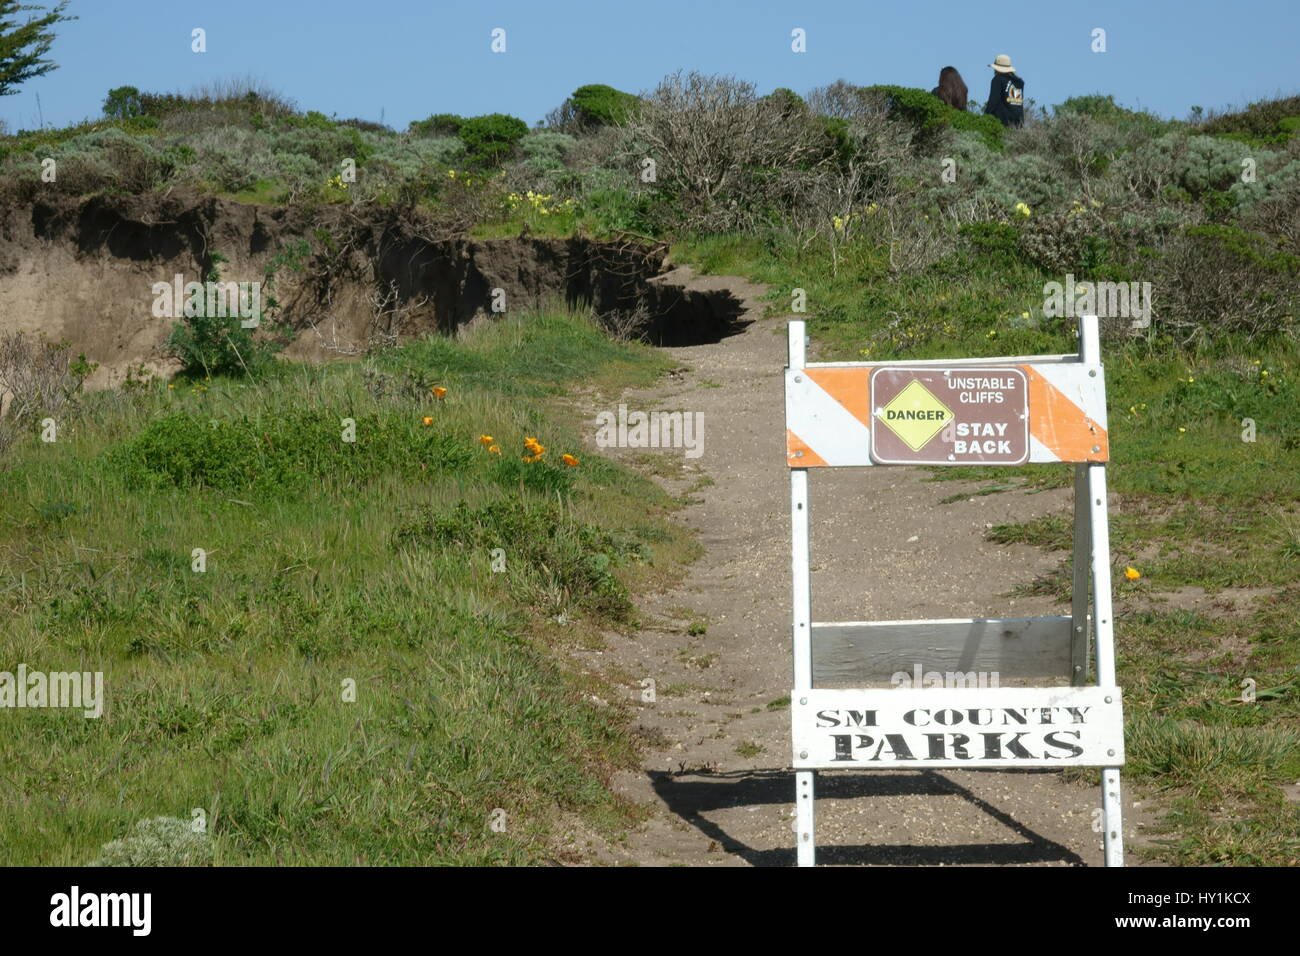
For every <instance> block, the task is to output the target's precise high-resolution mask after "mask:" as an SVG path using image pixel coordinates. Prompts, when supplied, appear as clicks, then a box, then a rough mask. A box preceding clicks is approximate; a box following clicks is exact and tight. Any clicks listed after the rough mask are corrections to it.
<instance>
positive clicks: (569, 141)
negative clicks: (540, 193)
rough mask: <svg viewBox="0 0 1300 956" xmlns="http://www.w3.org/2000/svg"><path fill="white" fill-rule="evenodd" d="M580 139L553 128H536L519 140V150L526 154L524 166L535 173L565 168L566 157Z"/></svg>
mask: <svg viewBox="0 0 1300 956" xmlns="http://www.w3.org/2000/svg"><path fill="white" fill-rule="evenodd" d="M577 143H578V141H577V140H576V139H574V138H573V137H572V136H569V135H567V134H565V133H557V132H555V131H553V130H536V131H534V132H532V133H529V134H528V135H527V136H525V137H524V138H523V139H521V140H520V141H519V151H520V152H521V153H523V154H524V168H525V169H527V170H528V171H529V172H530V173H532V174H534V175H538V176H540V175H544V174H546V173H548V172H553V171H555V170H559V169H563V168H564V157H565V156H566V155H567V154H568V153H569V151H570V150H572V149H573V148H574V146H576V145H577Z"/></svg>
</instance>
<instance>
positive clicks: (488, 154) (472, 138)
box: [456, 113, 528, 166]
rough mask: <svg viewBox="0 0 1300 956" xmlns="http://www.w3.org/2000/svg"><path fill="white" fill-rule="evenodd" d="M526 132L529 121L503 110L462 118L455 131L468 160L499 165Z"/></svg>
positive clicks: (478, 164)
mask: <svg viewBox="0 0 1300 956" xmlns="http://www.w3.org/2000/svg"><path fill="white" fill-rule="evenodd" d="M527 134H528V124H527V123H525V122H524V121H523V120H521V119H518V118H517V117H514V116H507V115H506V114H504V113H489V114H488V115H486V116H473V117H470V118H469V119H467V120H465V122H463V123H462V124H461V126H460V129H459V130H458V131H457V134H456V135H457V136H459V137H460V140H461V142H462V143H464V144H465V151H466V154H467V156H468V158H469V161H470V162H471V163H472V164H474V165H476V166H500V165H501V163H502V162H503V161H504V160H506V159H507V158H508V157H509V156H510V155H511V154H512V153H513V152H514V150H515V146H516V144H517V143H518V142H519V141H520V140H521V139H523V138H524V137H525V136H526V135H527Z"/></svg>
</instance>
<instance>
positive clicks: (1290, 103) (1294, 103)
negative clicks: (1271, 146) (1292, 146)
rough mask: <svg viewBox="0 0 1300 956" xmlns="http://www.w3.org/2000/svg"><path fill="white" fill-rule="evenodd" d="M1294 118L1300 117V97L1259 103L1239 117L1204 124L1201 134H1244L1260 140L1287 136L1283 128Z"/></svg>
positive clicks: (1241, 112)
mask: <svg viewBox="0 0 1300 956" xmlns="http://www.w3.org/2000/svg"><path fill="white" fill-rule="evenodd" d="M1295 117H1300V96H1288V97H1284V98H1282V99H1276V100H1260V101H1259V102H1257V103H1251V104H1250V105H1249V106H1247V107H1246V108H1245V109H1244V110H1240V111H1238V112H1236V113H1225V114H1223V115H1222V116H1216V117H1214V118H1213V119H1211V120H1210V121H1209V122H1207V123H1205V125H1204V126H1202V127H1201V130H1202V131H1203V132H1205V133H1208V134H1210V135H1215V134H1223V133H1244V134H1246V135H1247V136H1251V137H1255V138H1257V139H1259V138H1272V137H1276V136H1277V134H1278V133H1283V134H1286V133H1288V132H1289V131H1288V130H1287V129H1286V128H1285V127H1283V126H1282V125H1281V124H1282V123H1283V122H1285V121H1286V120H1287V119H1291V118H1295ZM1292 129H1294V127H1292Z"/></svg>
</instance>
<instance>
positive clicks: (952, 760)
mask: <svg viewBox="0 0 1300 956" xmlns="http://www.w3.org/2000/svg"><path fill="white" fill-rule="evenodd" d="M806 345H807V343H806V337H805V330H804V323H803V322H799V321H795V322H791V323H790V364H789V367H788V368H787V369H786V373H785V397H786V459H787V464H788V465H789V467H790V527H791V544H792V548H791V573H792V580H793V594H794V620H793V643H794V689H793V691H792V692H791V695H790V700H791V705H790V712H791V717H790V720H791V742H792V745H793V752H794V760H793V766H794V768H795V824H796V841H797V847H798V852H797V857H798V863H799V865H800V866H812V865H813V864H814V863H815V858H816V825H815V824H816V815H815V813H814V785H815V774H816V771H818V770H845V769H852V770H866V769H882V768H884V769H892V770H898V769H919V768H929V767H1068V766H1088V767H1101V768H1102V780H1101V787H1102V813H1103V824H1104V827H1103V846H1104V850H1105V861H1106V865H1107V866H1122V865H1123V863H1124V844H1123V837H1122V831H1121V819H1120V799H1119V793H1120V791H1119V768H1120V767H1121V766H1122V765H1123V763H1124V718H1123V710H1122V700H1121V694H1120V689H1119V687H1117V686H1116V685H1115V654H1114V642H1113V626H1112V620H1111V581H1110V539H1109V525H1108V523H1107V517H1106V464H1105V463H1106V461H1107V460H1108V458H1109V446H1108V442H1107V434H1106V387H1105V376H1104V372H1103V369H1102V366H1101V352H1100V339H1099V335H1098V325H1097V318H1096V316H1083V317H1082V318H1081V319H1080V320H1079V352H1078V354H1074V355H1039V356H1021V357H1017V358H993V359H956V360H953V359H946V360H935V361H920V362H918V361H908V362H876V363H854V362H826V363H813V364H809V363H808V362H807V361H806V351H807V349H806ZM1026 462H1069V463H1073V465H1074V469H1075V474H1074V559H1073V593H1072V598H1071V613H1070V616H1069V617H1065V616H1059V617H1040V618H991V619H971V618H964V619H945V620H933V621H851V622H818V621H814V620H813V615H812V588H811V581H810V578H809V567H810V546H809V533H808V522H809V515H808V510H809V496H808V470H809V469H810V468H823V467H831V468H834V467H865V466H881V465H908V464H910V465H1007V466H1015V465H1022V464H1025V463H1026ZM1090 570H1091V585H1092V601H1091V605H1092V607H1091V614H1089V587H1088V586H1089V577H1090ZM1090 623H1091V628H1090V627H1089V624H1090ZM1090 631H1091V637H1092V640H1091V645H1092V648H1093V655H1094V658H1093V660H1094V681H1093V682H1092V683H1091V684H1090V683H1089V682H1088V680H1087V678H1088V646H1089V640H1088V636H1089V632H1090ZM900 670H901V671H904V672H908V673H910V672H912V671H913V670H915V671H916V673H918V674H926V673H934V672H938V673H939V674H946V675H948V676H949V677H954V676H955V677H956V678H957V681H956V683H957V684H958V685H959V686H954V687H949V686H942V687H934V686H929V687H922V686H921V684H922V682H921V681H916V682H915V683H914V684H913V686H912V687H910V688H906V689H905V688H899V687H895V688H883V687H869V686H866V685H869V684H872V683H880V682H885V681H888V680H889V679H890V675H892V674H896V673H897V672H899V671H900ZM989 673H993V674H996V675H997V676H998V678H999V679H1001V678H1012V679H1025V678H1031V679H1042V678H1052V679H1055V680H1057V681H1058V683H1057V685H1056V686H1043V687H1034V686H1016V687H999V686H997V684H996V682H995V683H994V686H991V687H990V686H987V682H986V681H984V680H983V679H982V677H983V676H984V675H987V674H989ZM1066 682H1068V683H1066ZM942 683H944V684H945V685H946V684H947V683H949V682H948V681H943V682H942ZM827 684H835V685H838V686H837V687H835V688H830V687H827V686H825V685H827ZM846 684H847V685H849V687H848V689H845V687H844V686H843V685H846Z"/></svg>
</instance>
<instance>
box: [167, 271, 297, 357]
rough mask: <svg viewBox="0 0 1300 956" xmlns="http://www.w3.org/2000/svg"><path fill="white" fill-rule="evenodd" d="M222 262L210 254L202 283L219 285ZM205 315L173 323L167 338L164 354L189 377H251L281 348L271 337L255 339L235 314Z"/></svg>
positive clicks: (251, 331) (202, 311) (202, 312)
mask: <svg viewBox="0 0 1300 956" xmlns="http://www.w3.org/2000/svg"><path fill="white" fill-rule="evenodd" d="M225 261H226V260H225V257H223V256H222V255H221V254H220V253H219V252H214V253H212V266H211V268H210V269H209V270H208V273H207V275H206V277H205V279H206V281H208V282H220V281H221V271H220V264H221V263H222V262H225ZM263 304H264V305H267V304H266V303H263ZM268 307H270V306H269V305H268ZM206 312H207V309H206V308H204V309H203V310H201V311H200V314H198V315H193V316H190V315H186V316H184V317H183V318H182V319H181V320H180V321H179V322H174V323H173V324H172V331H171V334H170V335H169V336H168V337H167V350H168V351H169V352H170V353H171V354H172V355H174V356H175V357H176V358H178V359H180V360H181V362H183V363H184V371H185V372H186V373H187V374H189V375H200V374H201V375H203V376H204V377H210V376H213V375H235V376H240V375H251V374H255V373H256V372H257V371H259V370H260V369H262V368H264V367H265V366H266V364H267V363H268V362H271V361H273V358H272V356H273V355H274V354H275V353H276V352H277V351H279V349H280V348H282V347H283V345H284V344H285V343H284V342H282V341H280V340H278V339H276V338H275V337H274V336H272V337H269V338H268V337H266V336H264V337H262V338H260V339H258V338H255V337H254V334H253V332H254V330H253V329H251V328H245V327H244V325H243V319H242V318H241V317H240V316H239V315H238V314H234V315H229V314H228V315H207V314H206ZM259 319H260V317H259ZM259 327H265V330H266V331H267V332H274V330H273V328H272V326H271V323H269V322H262V323H261V325H260V326H259Z"/></svg>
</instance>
